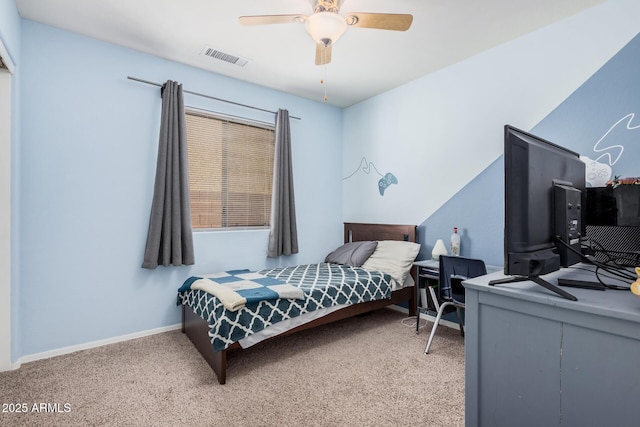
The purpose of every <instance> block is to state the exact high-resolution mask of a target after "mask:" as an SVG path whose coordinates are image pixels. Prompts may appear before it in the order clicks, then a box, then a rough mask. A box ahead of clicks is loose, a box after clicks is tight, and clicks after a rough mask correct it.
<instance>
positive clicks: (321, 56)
mask: <svg viewBox="0 0 640 427" xmlns="http://www.w3.org/2000/svg"><path fill="white" fill-rule="evenodd" d="M329 62H331V45H330V44H329V45H327V46H325V45H323V44H322V43H317V44H316V65H325V64H328V63H329Z"/></svg>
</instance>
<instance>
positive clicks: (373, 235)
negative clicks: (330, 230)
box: [344, 222, 418, 243]
mask: <svg viewBox="0 0 640 427" xmlns="http://www.w3.org/2000/svg"><path fill="white" fill-rule="evenodd" d="M417 228H418V227H417V226H415V225H403V224H365V223H358V222H345V223H344V242H345V243H347V242H360V241H363V240H404V241H407V242H415V241H416V229H417Z"/></svg>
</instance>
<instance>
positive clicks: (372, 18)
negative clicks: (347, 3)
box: [345, 12, 413, 31]
mask: <svg viewBox="0 0 640 427" xmlns="http://www.w3.org/2000/svg"><path fill="white" fill-rule="evenodd" d="M345 19H346V21H347V24H348V25H349V26H351V27H360V28H376V29H378V30H394V31H406V30H408V29H409V27H410V26H411V23H412V22H413V16H412V15H409V14H403V13H360V12H354V13H350V14H348V15H347V16H345Z"/></svg>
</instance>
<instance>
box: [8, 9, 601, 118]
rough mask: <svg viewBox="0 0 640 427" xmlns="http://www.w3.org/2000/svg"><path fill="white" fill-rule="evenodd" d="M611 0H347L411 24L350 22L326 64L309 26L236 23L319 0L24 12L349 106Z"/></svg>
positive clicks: (151, 51)
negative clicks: (233, 59) (318, 60)
mask: <svg viewBox="0 0 640 427" xmlns="http://www.w3.org/2000/svg"><path fill="white" fill-rule="evenodd" d="M603 1H604V0H344V1H343V3H342V7H341V9H340V12H341V14H344V13H346V12H373V13H385V12H386V13H410V14H412V15H413V18H414V19H413V25H412V26H411V28H410V29H409V30H408V31H406V32H397V31H383V30H372V29H365V28H348V29H347V32H346V33H345V34H344V35H343V36H342V38H341V39H340V40H338V42H337V43H336V44H335V46H333V55H332V61H331V63H330V64H329V65H328V66H326V68H325V67H324V66H317V65H315V63H314V61H315V44H314V42H313V40H312V39H311V37H310V36H309V35H308V34H307V33H306V32H305V29H304V25H302V24H283V25H266V26H251V27H247V26H241V25H240V24H239V23H238V17H239V16H242V15H270V14H305V15H308V14H310V13H311V11H312V4H314V3H315V2H314V0H269V1H266V0H224V1H222V0H217V1H216V0H47V1H42V0H16V4H17V7H18V11H19V13H20V15H21V16H22V17H23V18H26V19H31V20H33V21H37V22H41V23H44V24H48V25H51V26H54V27H59V28H62V29H66V30H69V31H73V32H76V33H80V34H83V35H86V36H89V37H93V38H96V39H99V40H104V41H107V42H110V43H114V44H117V45H121V46H125V47H129V48H132V49H135V50H137V51H140V52H145V53H149V54H152V55H156V56H159V57H162V58H166V59H170V60H173V61H177V62H181V63H184V64H188V65H191V66H195V67H199V68H203V69H206V70H210V71H213V72H215V73H219V74H223V75H226V76H230V77H234V78H237V79H240V80H244V81H248V82H253V83H257V84H260V85H263V86H267V87H270V88H274V89H277V90H280V91H283V92H287V93H291V94H295V95H298V96H302V97H305V98H309V99H312V100H316V101H319V102H322V100H323V96H324V92H325V89H326V90H327V95H328V101H327V102H328V103H329V104H332V105H336V106H339V107H347V106H349V105H352V104H354V103H357V102H359V101H362V100H364V99H367V98H369V97H371V96H374V95H376V94H379V93H381V92H384V91H387V90H389V89H392V88H394V87H397V86H400V85H402V84H404V83H406V82H409V81H411V80H414V79H416V78H418V77H421V76H424V75H426V74H429V73H431V72H434V71H436V70H438V69H441V68H444V67H446V66H448V65H451V64H453V63H456V62H458V61H461V60H463V59H465V58H468V57H470V56H472V55H475V54H477V53H479V52H482V51H484V50H486V49H489V48H491V47H493V46H496V45H498V44H501V43H504V42H506V41H508V40H511V39H514V38H516V37H518V36H520V35H523V34H525V33H528V32H530V31H533V30H536V29H538V28H541V27H543V26H546V25H549V24H551V23H553V22H555V21H558V20H560V19H563V18H566V17H568V16H570V15H572V14H574V13H577V12H579V11H581V10H583V9H586V8H588V7H591V6H593V5H595V4H598V3H602V2H603ZM205 46H210V47H213V48H216V49H218V50H221V51H223V52H226V53H229V54H231V55H234V56H239V57H244V58H247V59H249V60H250V61H249V62H248V63H247V65H246V66H244V67H239V66H237V65H231V64H229V63H226V62H222V61H219V60H215V59H213V58H210V57H207V56H202V55H201V52H202V50H203V49H204V47H205ZM135 77H140V78H144V77H145V76H135ZM323 77H326V82H325V84H324V85H322V84H321V83H320V80H321V79H322V78H323Z"/></svg>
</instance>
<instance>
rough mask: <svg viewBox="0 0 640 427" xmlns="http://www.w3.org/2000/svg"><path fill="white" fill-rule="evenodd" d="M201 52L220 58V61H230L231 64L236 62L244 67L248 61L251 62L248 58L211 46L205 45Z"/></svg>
mask: <svg viewBox="0 0 640 427" xmlns="http://www.w3.org/2000/svg"><path fill="white" fill-rule="evenodd" d="M200 54H201V55H205V56H209V57H211V58H214V59H218V60H220V61H224V62H228V63H229V64H234V65H237V66H239V67H244V66H245V65H247V62H249V60H248V59H245V58H241V57H239V56H235V55H231V54H229V53H225V52H222V51H221V50H218V49H216V48H213V47H210V46H205V47H204V49H202V52H200Z"/></svg>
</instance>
